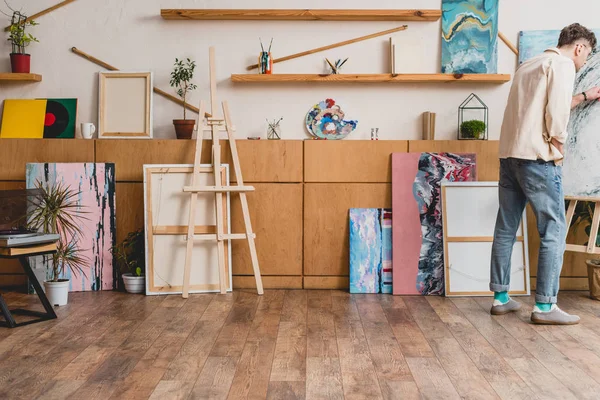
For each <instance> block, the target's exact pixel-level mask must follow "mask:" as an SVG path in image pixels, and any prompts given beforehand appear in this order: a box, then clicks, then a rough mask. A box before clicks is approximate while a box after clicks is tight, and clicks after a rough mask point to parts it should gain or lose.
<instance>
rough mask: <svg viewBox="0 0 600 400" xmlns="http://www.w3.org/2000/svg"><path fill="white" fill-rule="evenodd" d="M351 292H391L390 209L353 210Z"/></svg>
mask: <svg viewBox="0 0 600 400" xmlns="http://www.w3.org/2000/svg"><path fill="white" fill-rule="evenodd" d="M350 293H392V210H391V209H383V208H351V209H350Z"/></svg>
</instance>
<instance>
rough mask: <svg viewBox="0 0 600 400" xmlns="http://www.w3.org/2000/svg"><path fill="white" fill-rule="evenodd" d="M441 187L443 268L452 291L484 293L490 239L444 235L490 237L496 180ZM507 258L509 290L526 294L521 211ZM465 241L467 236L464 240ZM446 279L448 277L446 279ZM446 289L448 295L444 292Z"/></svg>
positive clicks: (524, 230)
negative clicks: (514, 237)
mask: <svg viewBox="0 0 600 400" xmlns="http://www.w3.org/2000/svg"><path fill="white" fill-rule="evenodd" d="M442 187H443V199H442V201H443V205H444V240H445V241H446V244H447V251H446V253H445V264H446V265H445V268H446V273H448V274H449V275H448V278H449V287H447V288H446V293H447V294H446V295H447V296H453V294H452V293H457V292H463V293H469V292H473V295H483V294H476V293H477V292H484V293H486V294H491V292H490V290H489V282H490V263H491V254H492V244H493V243H492V242H491V241H489V242H482V241H464V242H449V241H447V240H446V238H475V237H479V238H493V236H494V229H495V226H496V217H497V214H498V208H499V202H498V182H447V183H443V184H442ZM522 218H523V219H522V223H521V225H520V226H519V229H518V231H517V236H523V237H524V240H525V241H524V242H516V243H515V245H514V247H513V254H512V260H511V283H510V291H511V292H515V291H524V290H525V291H526V292H527V294H529V291H530V284H529V260H528V258H527V255H528V254H529V253H528V248H527V228H526V226H527V219H526V214H525V212H523V216H522ZM465 240H468V239H465ZM447 282H448V280H447ZM449 292H450V294H448V293H449Z"/></svg>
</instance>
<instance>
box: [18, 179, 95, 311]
mask: <svg viewBox="0 0 600 400" xmlns="http://www.w3.org/2000/svg"><path fill="white" fill-rule="evenodd" d="M36 186H37V188H38V189H41V190H42V195H41V197H40V198H39V199H36V200H33V201H32V205H31V208H30V212H29V215H28V217H27V225H28V227H29V228H30V229H33V230H36V231H41V232H45V233H58V234H59V239H58V242H57V251H56V253H54V254H50V255H48V256H44V261H45V262H48V261H50V262H51V263H52V265H51V268H50V271H49V272H50V275H49V277H48V279H47V280H45V281H44V287H45V289H46V296H47V297H48V300H49V301H50V304H52V305H57V306H62V305H66V304H67V303H68V299H69V279H68V277H66V276H65V271H67V270H69V271H71V274H72V275H73V276H77V275H78V274H80V273H81V274H83V275H85V276H87V275H86V273H85V269H86V268H88V267H89V263H90V261H89V260H88V259H87V258H86V257H84V256H82V255H81V254H80V251H81V250H80V249H79V247H78V245H77V238H78V237H79V236H81V235H82V230H81V220H82V219H85V217H83V214H85V212H84V211H82V210H81V209H80V206H79V205H77V204H76V202H75V200H76V199H77V197H78V196H80V194H81V193H80V192H78V191H75V190H73V189H71V188H70V187H67V186H65V185H64V184H63V183H57V184H56V185H49V187H45V186H44V185H42V184H41V182H37V184H36Z"/></svg>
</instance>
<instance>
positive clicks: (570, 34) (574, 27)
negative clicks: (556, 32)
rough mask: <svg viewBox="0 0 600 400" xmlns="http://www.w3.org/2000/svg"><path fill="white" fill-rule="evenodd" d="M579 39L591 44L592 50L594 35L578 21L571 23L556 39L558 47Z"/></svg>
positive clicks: (594, 42)
mask: <svg viewBox="0 0 600 400" xmlns="http://www.w3.org/2000/svg"><path fill="white" fill-rule="evenodd" d="M579 39H584V40H587V41H588V42H589V44H590V46H592V50H594V49H595V48H596V43H597V42H596V35H595V34H594V32H592V31H590V30H589V29H588V28H586V27H585V26H582V25H580V24H578V23H575V24H571V25H569V26H567V27H565V28H563V30H562V31H561V32H560V38H559V39H558V47H563V46H568V45H570V44H573V43H575V42H576V41H578V40H579Z"/></svg>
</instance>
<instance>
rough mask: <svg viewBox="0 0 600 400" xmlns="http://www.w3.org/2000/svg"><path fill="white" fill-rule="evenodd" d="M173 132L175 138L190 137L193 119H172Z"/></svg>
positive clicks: (194, 122) (194, 123)
mask: <svg viewBox="0 0 600 400" xmlns="http://www.w3.org/2000/svg"><path fill="white" fill-rule="evenodd" d="M173 125H175V134H176V135H177V139H191V138H192V135H193V134H194V126H195V125H196V120H195V119H174V120H173Z"/></svg>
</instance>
